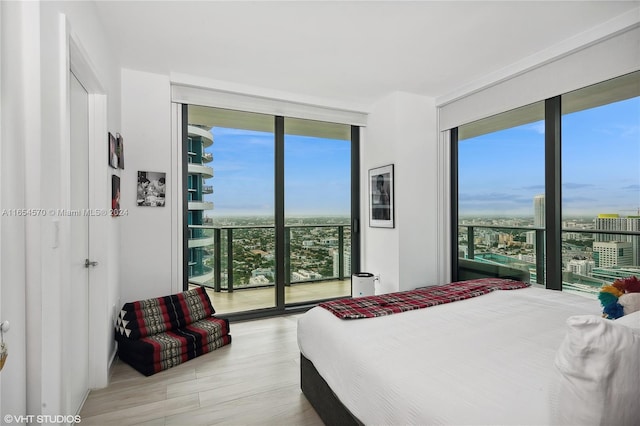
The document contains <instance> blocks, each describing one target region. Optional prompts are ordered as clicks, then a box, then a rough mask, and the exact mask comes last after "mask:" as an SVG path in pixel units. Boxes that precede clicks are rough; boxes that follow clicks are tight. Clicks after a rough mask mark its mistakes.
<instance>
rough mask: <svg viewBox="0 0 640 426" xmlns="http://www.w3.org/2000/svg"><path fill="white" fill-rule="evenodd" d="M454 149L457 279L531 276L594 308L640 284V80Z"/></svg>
mask: <svg viewBox="0 0 640 426" xmlns="http://www.w3.org/2000/svg"><path fill="white" fill-rule="evenodd" d="M550 130H551V131H550ZM452 143H453V147H454V148H453V149H452V152H453V155H452V160H453V161H452V170H453V172H452V182H454V183H457V185H454V188H453V191H452V203H453V206H452V208H453V211H454V216H453V217H454V218H455V220H456V222H455V223H456V224H457V228H455V229H454V231H453V234H454V238H455V240H454V241H455V244H456V245H457V247H458V251H457V254H458V256H456V259H455V260H454V262H453V264H454V265H453V266H454V271H452V272H453V276H454V277H455V278H458V279H464V278H471V277H473V276H476V275H477V276H479V275H485V274H486V275H500V276H514V275H517V274H516V270H518V269H527V270H528V272H529V277H528V279H529V280H530V281H531V282H538V283H540V284H545V285H546V286H547V287H548V288H554V289H564V290H567V291H573V292H579V293H581V294H587V295H591V296H593V295H594V294H595V293H597V292H598V291H599V289H600V287H601V286H602V284H604V283H610V282H612V281H613V280H615V279H616V278H618V277H626V276H629V275H640V251H639V250H640V248H639V247H638V246H639V245H640V241H639V240H640V233H639V232H638V231H639V230H640V173H638V170H640V72H636V73H632V74H629V75H625V76H622V77H619V78H616V79H613V80H609V81H606V82H603V83H600V84H597V85H594V86H590V87H587V88H584V89H581V90H577V91H575V92H571V93H567V94H564V95H562V96H558V97H555V98H552V99H548V100H546V101H545V102H544V103H539V104H535V105H530V106H527V107H523V108H520V109H517V110H514V111H509V112H507V113H503V114H500V115H497V116H494V117H489V118H487V119H484V120H480V121H478V122H474V123H469V124H467V125H463V126H460V127H459V128H457V129H454V131H452ZM550 219H551V220H550ZM523 227H525V228H532V229H531V230H526V229H523ZM605 231H606V232H605ZM549 272H551V273H549ZM474 274H475V275H474ZM522 277H524V278H526V276H522Z"/></svg>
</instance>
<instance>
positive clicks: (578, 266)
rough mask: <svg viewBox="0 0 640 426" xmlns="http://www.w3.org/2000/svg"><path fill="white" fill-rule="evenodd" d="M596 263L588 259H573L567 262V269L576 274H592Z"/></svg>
mask: <svg viewBox="0 0 640 426" xmlns="http://www.w3.org/2000/svg"><path fill="white" fill-rule="evenodd" d="M595 266H596V263H595V262H594V261H593V260H588V259H571V260H570V261H569V263H568V264H567V271H571V272H573V273H574V274H580V275H586V276H590V275H591V272H592V271H593V268H594V267H595Z"/></svg>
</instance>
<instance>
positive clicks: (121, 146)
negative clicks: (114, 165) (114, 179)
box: [116, 133, 124, 169]
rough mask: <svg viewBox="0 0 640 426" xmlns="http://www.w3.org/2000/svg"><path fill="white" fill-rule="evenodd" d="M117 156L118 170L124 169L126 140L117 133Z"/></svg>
mask: <svg viewBox="0 0 640 426" xmlns="http://www.w3.org/2000/svg"><path fill="white" fill-rule="evenodd" d="M116 155H117V157H118V168H119V169H124V139H123V138H122V135H121V134H120V133H116Z"/></svg>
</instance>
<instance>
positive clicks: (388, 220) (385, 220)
mask: <svg viewBox="0 0 640 426" xmlns="http://www.w3.org/2000/svg"><path fill="white" fill-rule="evenodd" d="M393 196H394V194H393V164H389V165H388V166H382V167H377V168H375V169H371V170H369V226H371V227H373V228H393V227H394V219H393V218H394V214H393V213H394V212H393Z"/></svg>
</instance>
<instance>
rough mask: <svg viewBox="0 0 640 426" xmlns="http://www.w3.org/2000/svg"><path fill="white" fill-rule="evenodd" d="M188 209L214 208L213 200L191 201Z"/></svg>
mask: <svg viewBox="0 0 640 426" xmlns="http://www.w3.org/2000/svg"><path fill="white" fill-rule="evenodd" d="M187 209H189V210H213V203H212V202H211V201H189V202H188V203H187Z"/></svg>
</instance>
